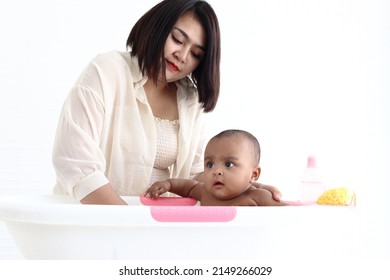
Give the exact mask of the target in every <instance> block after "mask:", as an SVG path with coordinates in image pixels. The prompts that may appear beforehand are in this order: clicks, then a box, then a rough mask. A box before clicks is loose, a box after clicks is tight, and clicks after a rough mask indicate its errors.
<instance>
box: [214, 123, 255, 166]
mask: <svg viewBox="0 0 390 280" xmlns="http://www.w3.org/2000/svg"><path fill="white" fill-rule="evenodd" d="M232 136H237V137H243V138H245V139H246V140H248V141H249V142H250V143H251V144H252V148H253V160H254V162H255V164H256V165H258V164H259V163H260V154H261V149H260V143H259V141H258V140H257V138H256V137H255V136H254V135H253V134H251V133H249V132H248V131H245V130H240V129H228V130H224V131H222V132H220V133H218V134H217V135H215V136H214V137H213V138H211V139H210V141H211V140H213V139H215V138H222V137H232Z"/></svg>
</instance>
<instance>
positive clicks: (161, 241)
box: [0, 195, 360, 260]
mask: <svg viewBox="0 0 390 280" xmlns="http://www.w3.org/2000/svg"><path fill="white" fill-rule="evenodd" d="M124 199H125V200H126V201H127V202H128V203H129V204H130V206H109V205H81V204H79V203H78V202H76V201H74V200H73V199H72V198H71V197H68V196H55V195H37V196H0V219H1V220H3V221H4V222H5V223H6V225H7V227H8V229H9V231H10V233H11V236H12V237H13V239H14V240H15V243H16V244H17V246H18V248H19V250H20V251H21V253H22V254H23V256H24V257H25V258H26V259H93V260H94V259H137V260H145V259H169V260H172V259H193V260H196V259H198V260H199V259H201V260H205V259H219V260H222V259H252V260H253V259H264V258H265V257H266V258H270V257H288V258H289V257H294V258H295V257H304V258H306V257H308V258H312V257H315V258H335V257H337V258H338V257H340V258H343V257H347V258H351V257H356V256H358V255H359V232H360V231H359V215H358V213H357V211H356V209H355V208H351V207H340V206H284V207H204V206H198V205H195V206H194V203H195V202H194V201H193V200H191V199H160V200H158V202H159V203H163V204H168V205H174V206H168V205H144V204H143V203H146V204H150V200H145V201H143V202H141V199H140V198H139V197H124ZM178 204H182V205H184V206H178Z"/></svg>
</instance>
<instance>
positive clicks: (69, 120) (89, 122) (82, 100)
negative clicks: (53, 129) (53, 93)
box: [53, 85, 108, 200]
mask: <svg viewBox="0 0 390 280" xmlns="http://www.w3.org/2000/svg"><path fill="white" fill-rule="evenodd" d="M103 119H104V106H103V103H102V102H101V100H100V99H99V97H98V95H97V94H95V93H94V92H93V91H92V90H91V89H90V88H88V87H86V86H82V85H76V86H75V87H74V88H73V89H72V90H71V92H70V93H69V95H68V97H67V99H66V100H65V103H64V106H63V108H62V111H61V115H60V119H59V123H58V127H57V133H56V137H55V141H54V146H53V165H54V169H55V171H56V175H57V184H59V185H60V186H61V187H62V188H64V189H65V191H67V192H68V193H69V194H71V195H73V196H74V197H75V198H76V199H78V200H81V199H82V198H84V197H85V196H86V195H88V194H89V193H91V192H93V191H94V190H96V189H98V188H99V187H101V186H103V185H105V184H107V183H108V179H107V177H106V176H105V175H104V171H105V165H106V162H105V158H104V154H103V152H102V151H101V149H100V147H99V142H100V134H101V130H102V125H103Z"/></svg>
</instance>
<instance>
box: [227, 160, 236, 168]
mask: <svg viewBox="0 0 390 280" xmlns="http://www.w3.org/2000/svg"><path fill="white" fill-rule="evenodd" d="M225 166H226V167H229V168H231V167H233V166H234V163H233V162H231V161H228V162H226V163H225Z"/></svg>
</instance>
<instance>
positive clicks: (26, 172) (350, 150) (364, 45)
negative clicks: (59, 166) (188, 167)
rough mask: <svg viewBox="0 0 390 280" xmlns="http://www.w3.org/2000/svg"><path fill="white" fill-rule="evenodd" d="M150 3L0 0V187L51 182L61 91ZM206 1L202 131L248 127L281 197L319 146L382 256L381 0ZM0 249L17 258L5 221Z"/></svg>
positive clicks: (46, 188)
mask: <svg viewBox="0 0 390 280" xmlns="http://www.w3.org/2000/svg"><path fill="white" fill-rule="evenodd" d="M157 2H158V1H155V0H144V1H130V0H111V1H83V0H79V1H75V0H68V1H65V0H63V1H61V0H54V1H48V0H46V1H45V0H35V1H28V0H14V1H2V2H0V36H1V37H0V40H1V43H0V104H1V105H0V106H2V108H1V110H0V129H1V132H2V133H1V135H0V195H1V194H8V193H26V192H27V193H49V192H50V191H51V188H52V185H53V183H54V179H55V178H54V173H53V170H52V167H51V145H52V141H53V136H54V132H55V127H56V123H57V119H58V115H59V111H60V108H61V105H62V102H63V100H64V98H65V96H66V94H67V91H68V90H69V88H70V87H71V86H72V84H73V83H74V81H75V79H76V78H77V76H78V75H79V73H80V72H81V70H82V69H83V68H84V66H85V65H86V63H87V62H88V61H89V60H90V59H91V58H92V57H94V56H95V55H96V54H98V53H101V52H106V51H110V50H112V49H117V50H125V42H126V39H127V35H128V32H129V31H130V29H131V27H132V25H133V24H134V22H135V21H136V20H137V19H138V18H139V17H140V16H141V15H142V14H143V13H144V12H145V11H146V10H147V9H149V8H150V7H151V6H153V5H154V4H155V3H157ZM209 2H210V3H211V4H212V5H213V7H214V8H215V10H216V13H217V14H218V16H219V19H220V24H221V31H222V44H223V46H222V90H221V99H220V103H219V105H218V107H217V109H216V110H215V112H214V113H212V114H211V115H210V130H209V133H210V135H212V134H214V133H216V132H218V131H220V130H222V129H225V128H242V129H247V130H249V131H251V132H253V133H254V134H255V135H256V136H257V137H258V138H259V140H260V143H261V146H262V159H261V166H262V175H261V180H262V181H263V182H265V183H271V184H274V185H276V186H278V187H279V188H280V189H281V190H282V191H283V194H284V196H285V198H287V199H295V198H298V195H299V181H300V178H301V175H302V172H303V168H304V165H305V161H306V157H307V155H309V154H314V155H316V156H317V158H318V162H319V166H320V168H321V171H322V174H323V177H324V181H325V183H326V184H327V186H328V187H329V188H330V187H337V186H346V187H350V188H353V189H355V190H356V191H357V197H358V206H359V208H360V211H361V212H362V217H363V221H364V225H365V226H364V230H363V236H364V238H365V239H366V240H372V242H374V241H376V242H374V243H373V244H371V243H369V242H368V241H367V242H366V243H365V245H367V246H365V247H364V254H366V255H368V256H386V257H390V244H389V240H388V238H387V236H389V234H390V232H389V222H388V220H389V216H388V214H386V213H389V212H390V211H389V207H388V206H386V205H387V203H386V202H387V198H388V197H389V191H388V190H387V188H385V186H386V183H388V182H389V180H388V174H387V172H386V171H387V169H388V167H389V165H390V164H389V159H388V158H389V157H388V154H389V153H388V145H387V143H388V141H389V140H390V137H389V131H390V130H389V121H388V120H389V117H388V115H389V114H388V112H387V111H388V109H389V101H390V100H389V90H390V85H389V75H390V67H389V62H390V59H389V51H388V50H389V48H390V35H389V30H390V21H389V19H388V15H389V14H390V5H389V3H388V1H372V0H365V1H363V0H355V1H354V0H328V1H321V0H291V1H287V0H279V1H272V0H269V1H265V0H261V1H256V2H254V1H251V0H242V1H226V0H209ZM238 3H240V4H238ZM254 3H256V4H254ZM254 5H255V6H254ZM371 245H372V246H371ZM1 257H3V258H18V257H19V255H18V252H17V250H16V249H15V248H14V245H13V244H12V241H10V238H9V235H8V232H7V231H6V229H5V227H4V225H3V224H2V223H0V258H1Z"/></svg>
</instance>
